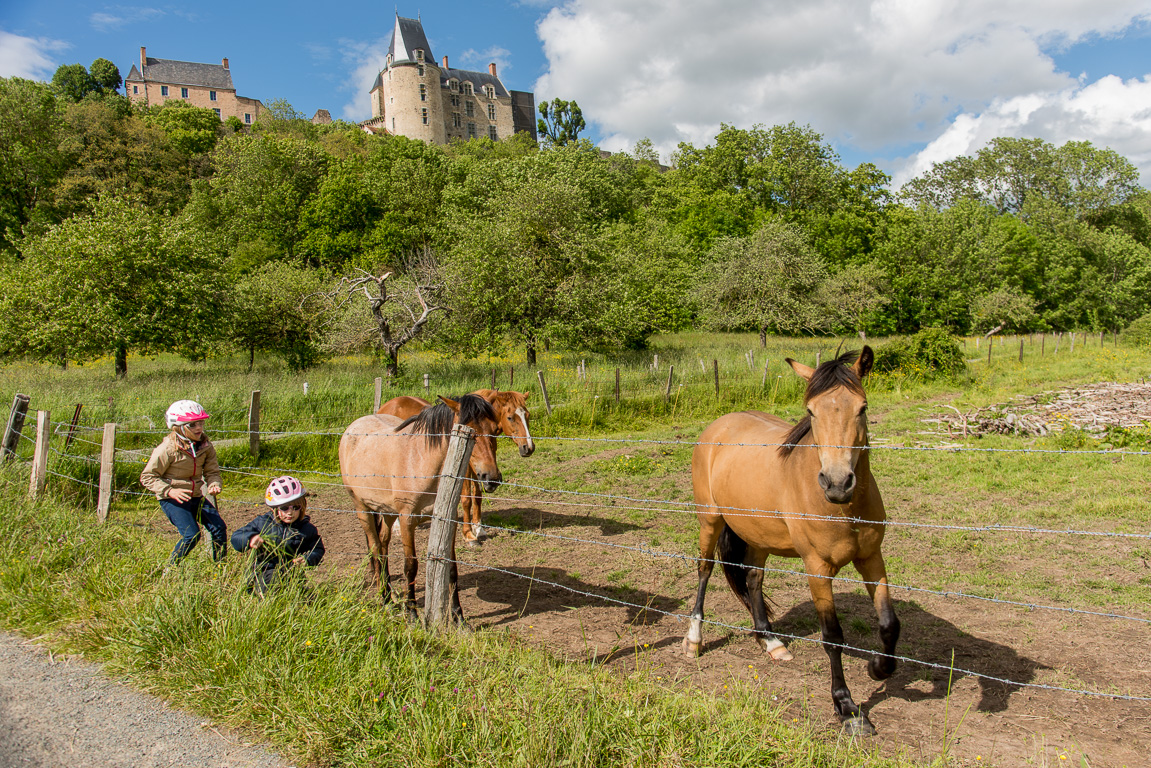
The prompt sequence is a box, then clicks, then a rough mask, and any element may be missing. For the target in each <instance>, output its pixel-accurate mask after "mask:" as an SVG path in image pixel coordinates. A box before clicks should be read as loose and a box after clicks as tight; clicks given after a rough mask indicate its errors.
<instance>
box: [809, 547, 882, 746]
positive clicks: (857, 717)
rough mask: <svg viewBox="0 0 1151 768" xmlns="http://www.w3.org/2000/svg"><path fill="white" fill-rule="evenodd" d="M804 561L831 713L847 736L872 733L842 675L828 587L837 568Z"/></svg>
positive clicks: (838, 629) (836, 619) (837, 628)
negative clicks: (828, 685) (827, 672)
mask: <svg viewBox="0 0 1151 768" xmlns="http://www.w3.org/2000/svg"><path fill="white" fill-rule="evenodd" d="M804 565H805V566H806V568H807V573H808V576H807V585H808V587H809V588H810V589H811V599H812V602H814V603H815V611H816V613H817V614H818V615H819V627H820V630H821V632H822V640H823V650H824V651H826V652H827V658H828V659H829V660H830V661H831V701H832V704H833V705H834V706H835V713H836V714H837V715H839V717H840V718H841V719H842V720H843V729H844V731H846V732H847V734H848V735H849V736H873V735H875V726H874V725H872V724H871V721H870V720H868V719H867V715H865V714H863V712H862V710H860V709H859V706H858V705H856V703H855V702H854V701H852V699H851V691H850V690H848V688H847V680H846V679H845V678H844V676H843V628H842V627H841V626H840V625H839V616H838V615H837V614H836V612H835V594H834V592H833V591H832V588H831V580H832V578H834V577H835V574H836V572H837V571H838V569H837V568H835V567H834V566H833V565H831V564H830V563H825V562H823V561H822V560H820V559H817V558H814V557H812V558H809V559H805V560H804Z"/></svg>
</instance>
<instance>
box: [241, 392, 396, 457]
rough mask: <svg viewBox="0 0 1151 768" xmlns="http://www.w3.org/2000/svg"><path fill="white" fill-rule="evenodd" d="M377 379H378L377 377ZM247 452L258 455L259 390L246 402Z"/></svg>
mask: <svg viewBox="0 0 1151 768" xmlns="http://www.w3.org/2000/svg"><path fill="white" fill-rule="evenodd" d="M377 381H378V379H377ZM248 453H250V454H251V455H253V456H259V455H260V390H258V389H255V390H252V402H251V403H249V404H248Z"/></svg>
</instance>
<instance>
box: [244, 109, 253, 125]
mask: <svg viewBox="0 0 1151 768" xmlns="http://www.w3.org/2000/svg"><path fill="white" fill-rule="evenodd" d="M244 122H245V123H248V124H249V125H251V123H252V113H251V112H245V113H244Z"/></svg>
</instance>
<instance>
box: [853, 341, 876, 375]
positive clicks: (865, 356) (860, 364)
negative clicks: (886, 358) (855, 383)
mask: <svg viewBox="0 0 1151 768" xmlns="http://www.w3.org/2000/svg"><path fill="white" fill-rule="evenodd" d="M874 364H875V353H874V352H872V351H871V347H869V346H867V345H866V344H865V345H864V347H863V351H862V352H860V353H859V357H858V358H857V359H856V361H855V365H853V366H852V367H851V369H852V370H853V371H855V375H856V376H858V377H859V380H860V381H863V378H864V377H865V376H867V374H869V373H871V366H872V365H874Z"/></svg>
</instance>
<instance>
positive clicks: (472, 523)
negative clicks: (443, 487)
mask: <svg viewBox="0 0 1151 768" xmlns="http://www.w3.org/2000/svg"><path fill="white" fill-rule="evenodd" d="M482 493H483V489H481V488H480V484H479V483H477V482H476V481H475V475H474V474H472V471H471V469H469V470H468V473H467V479H465V480H464V487H463V493H462V494H461V495H460V502H461V504H460V507H461V510H460V511H461V514H460V532H461V533H462V534H463V537H464V542H465V543H466V544H467V545H468V546H469V547H477V546H479V544H480V536H481V535H482V534H483V531H482V530H481V529H480V524H479V523H480V497H481V494H482Z"/></svg>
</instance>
